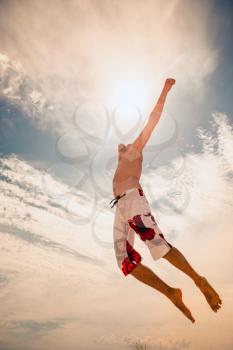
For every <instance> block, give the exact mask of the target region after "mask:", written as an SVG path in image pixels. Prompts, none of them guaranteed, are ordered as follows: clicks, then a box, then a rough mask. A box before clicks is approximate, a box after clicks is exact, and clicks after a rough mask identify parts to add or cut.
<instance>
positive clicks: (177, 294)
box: [169, 288, 195, 323]
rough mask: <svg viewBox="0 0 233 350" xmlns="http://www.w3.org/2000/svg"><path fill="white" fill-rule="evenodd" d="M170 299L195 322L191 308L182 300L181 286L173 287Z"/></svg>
mask: <svg viewBox="0 0 233 350" xmlns="http://www.w3.org/2000/svg"><path fill="white" fill-rule="evenodd" d="M169 299H170V300H171V301H172V302H173V304H174V305H175V306H176V307H178V308H179V309H180V310H181V311H182V312H183V314H184V315H185V316H186V317H187V318H188V319H190V320H191V321H192V322H193V323H194V322H195V319H194V318H193V316H192V314H191V312H190V310H189V309H188V308H187V307H186V306H185V304H184V303H183V301H182V291H181V289H179V288H173V289H172V290H171V293H170V295H169Z"/></svg>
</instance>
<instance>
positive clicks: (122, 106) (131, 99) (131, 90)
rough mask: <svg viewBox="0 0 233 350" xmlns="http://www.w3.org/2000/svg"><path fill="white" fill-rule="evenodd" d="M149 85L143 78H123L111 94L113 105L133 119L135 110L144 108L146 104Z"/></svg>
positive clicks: (125, 115)
mask: <svg viewBox="0 0 233 350" xmlns="http://www.w3.org/2000/svg"><path fill="white" fill-rule="evenodd" d="M146 96H147V86H146V83H145V81H143V80H135V79H122V80H120V81H118V82H117V83H116V84H115V87H114V91H113V93H112V96H111V105H113V106H114V107H115V108H117V109H118V111H119V113H120V114H121V115H122V116H124V117H126V118H127V119H131V116H132V114H135V111H140V112H142V110H144V108H145V104H146Z"/></svg>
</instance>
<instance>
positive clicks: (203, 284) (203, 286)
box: [195, 276, 222, 312]
mask: <svg viewBox="0 0 233 350" xmlns="http://www.w3.org/2000/svg"><path fill="white" fill-rule="evenodd" d="M195 284H196V286H197V287H199V289H200V290H201V292H202V293H203V294H204V296H205V298H206V300H207V302H208V304H209V305H210V307H211V309H212V310H213V311H214V312H217V311H218V309H220V307H221V304H222V300H221V299H220V297H219V295H218V293H217V292H216V291H215V290H214V288H213V287H212V286H211V285H210V284H209V282H208V281H207V279H206V278H205V277H203V276H200V279H199V281H198V282H195Z"/></svg>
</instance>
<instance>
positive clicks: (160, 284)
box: [130, 263, 195, 322]
mask: <svg viewBox="0 0 233 350" xmlns="http://www.w3.org/2000/svg"><path fill="white" fill-rule="evenodd" d="M130 275H133V276H134V277H135V278H136V279H138V280H139V281H141V282H143V283H145V284H147V285H148V286H150V287H152V288H154V289H156V290H158V291H159V292H161V293H162V294H164V295H165V296H166V297H168V298H169V299H170V300H171V302H173V304H174V305H175V306H176V307H178V308H179V309H180V310H181V311H182V312H183V314H184V315H185V316H186V317H187V318H189V319H190V320H191V321H192V322H195V319H194V318H193V317H192V314H191V312H190V310H189V309H188V308H187V307H186V306H185V304H184V303H183V301H182V292H181V290H180V289H179V288H173V287H170V286H169V285H168V284H166V283H165V282H164V281H163V280H161V279H160V278H159V277H158V276H157V275H156V274H155V273H154V272H153V271H152V270H150V269H149V268H148V267H147V266H145V265H143V264H142V263H139V264H138V265H137V266H136V267H135V268H134V269H133V270H132V271H131V273H130Z"/></svg>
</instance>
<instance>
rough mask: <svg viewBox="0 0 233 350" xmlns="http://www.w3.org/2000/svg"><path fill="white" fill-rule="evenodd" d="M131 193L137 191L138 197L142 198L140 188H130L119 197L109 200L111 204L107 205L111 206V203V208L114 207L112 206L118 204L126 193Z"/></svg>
mask: <svg viewBox="0 0 233 350" xmlns="http://www.w3.org/2000/svg"><path fill="white" fill-rule="evenodd" d="M132 191H139V193H140V195H141V196H143V191H142V189H141V188H139V187H132V188H129V189H128V190H126V191H124V192H122V193H121V194H120V195H118V196H116V197H115V198H113V199H112V200H111V202H110V203H109V204H111V203H112V202H113V201H114V202H113V205H112V206H111V208H113V207H114V205H115V204H116V203H117V202H118V200H119V199H120V198H121V197H124V196H125V195H126V194H127V193H130V192H132Z"/></svg>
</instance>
